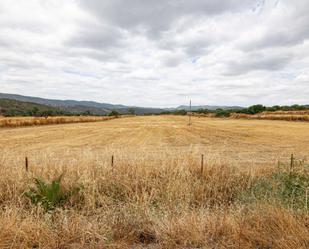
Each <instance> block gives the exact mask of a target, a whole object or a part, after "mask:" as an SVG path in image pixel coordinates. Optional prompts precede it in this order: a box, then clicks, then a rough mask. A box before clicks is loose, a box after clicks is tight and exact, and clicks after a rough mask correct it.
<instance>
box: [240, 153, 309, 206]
mask: <svg viewBox="0 0 309 249" xmlns="http://www.w3.org/2000/svg"><path fill="white" fill-rule="evenodd" d="M308 173H309V165H306V164H305V162H304V161H302V160H300V161H296V162H294V160H293V157H292V160H291V164H290V165H280V164H279V166H278V169H277V170H276V171H274V172H272V173H271V174H269V175H265V176H262V177H260V178H258V179H257V180H256V181H255V182H254V183H253V184H252V186H251V187H250V188H249V189H248V190H246V191H245V193H243V195H242V197H241V198H242V200H244V201H249V202H264V203H268V204H279V205H283V206H285V207H287V208H290V209H295V210H298V209H308V204H309V203H308V198H309V192H308V191H309V174H308Z"/></svg>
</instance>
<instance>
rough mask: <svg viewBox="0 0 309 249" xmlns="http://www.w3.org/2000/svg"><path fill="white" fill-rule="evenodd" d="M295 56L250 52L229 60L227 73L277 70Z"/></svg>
mask: <svg viewBox="0 0 309 249" xmlns="http://www.w3.org/2000/svg"><path fill="white" fill-rule="evenodd" d="M292 59H293V57H292V56H291V55H272V54H261V53H251V54H250V53H249V54H248V55H246V56H245V57H244V58H241V59H238V60H235V61H229V62H228V63H227V64H226V67H227V68H226V71H225V73H224V74H225V75H231V76H232V75H241V74H246V73H249V72H252V71H259V70H265V71H277V70H280V69H283V68H284V67H285V66H286V65H287V64H288V63H289V62H290V61H291V60H292Z"/></svg>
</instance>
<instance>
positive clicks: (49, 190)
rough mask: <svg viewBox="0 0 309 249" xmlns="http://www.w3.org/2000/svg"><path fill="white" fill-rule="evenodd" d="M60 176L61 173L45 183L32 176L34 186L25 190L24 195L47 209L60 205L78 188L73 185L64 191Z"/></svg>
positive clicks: (76, 191)
mask: <svg viewBox="0 0 309 249" xmlns="http://www.w3.org/2000/svg"><path fill="white" fill-rule="evenodd" d="M62 176H63V175H62V174H61V175H60V176H59V177H58V178H56V179H55V180H53V181H52V182H51V183H47V182H46V181H44V180H43V179H40V178H34V181H35V186H36V188H30V190H29V191H27V192H25V196H27V197H28V198H29V199H30V200H31V202H32V203H33V204H41V205H42V206H43V207H44V208H45V210H47V211H49V210H53V209H54V208H55V207H56V206H61V205H62V204H64V203H65V202H66V201H67V200H68V199H69V198H70V197H71V196H73V195H75V194H76V193H78V192H79V190H80V188H79V187H74V188H72V189H70V190H66V191H64V190H63V187H62V186H61V179H62Z"/></svg>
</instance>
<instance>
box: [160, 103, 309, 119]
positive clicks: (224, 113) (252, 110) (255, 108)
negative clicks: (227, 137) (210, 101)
mask: <svg viewBox="0 0 309 249" xmlns="http://www.w3.org/2000/svg"><path fill="white" fill-rule="evenodd" d="M308 109H309V106H308V105H291V106H279V105H275V106H272V107H266V106H263V105H252V106H249V107H247V108H238V109H221V108H218V109H216V110H209V109H198V110H194V111H192V112H193V113H197V114H214V115H215V116H216V117H229V116H230V114H231V113H243V114H251V115H254V114H257V113H261V112H265V111H268V112H274V111H301V110H308ZM187 112H188V111H186V110H175V111H164V112H162V113H161V114H173V115H186V114H187Z"/></svg>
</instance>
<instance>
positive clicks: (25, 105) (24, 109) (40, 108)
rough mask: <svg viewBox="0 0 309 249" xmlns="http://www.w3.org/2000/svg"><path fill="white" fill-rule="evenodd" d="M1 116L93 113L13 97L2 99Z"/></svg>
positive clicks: (0, 105) (79, 114) (90, 114)
mask: <svg viewBox="0 0 309 249" xmlns="http://www.w3.org/2000/svg"><path fill="white" fill-rule="evenodd" d="M0 116H5V117H28V116H31V117H48V116H93V114H92V113H91V112H90V111H85V112H79V113H76V112H74V113H73V112H69V111H65V110H62V109H60V108H56V107H52V106H47V105H41V104H35V103H30V102H23V101H17V100H11V99H0Z"/></svg>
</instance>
